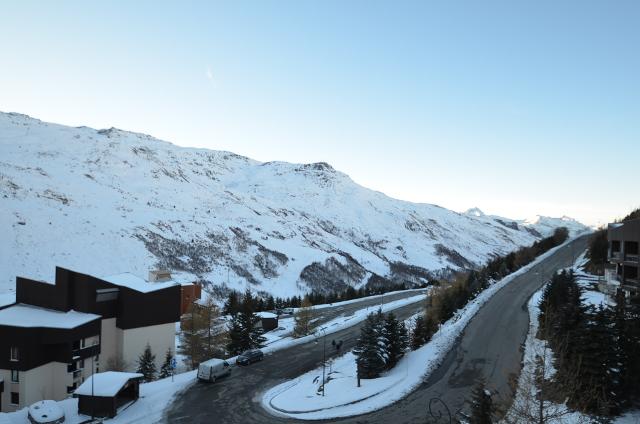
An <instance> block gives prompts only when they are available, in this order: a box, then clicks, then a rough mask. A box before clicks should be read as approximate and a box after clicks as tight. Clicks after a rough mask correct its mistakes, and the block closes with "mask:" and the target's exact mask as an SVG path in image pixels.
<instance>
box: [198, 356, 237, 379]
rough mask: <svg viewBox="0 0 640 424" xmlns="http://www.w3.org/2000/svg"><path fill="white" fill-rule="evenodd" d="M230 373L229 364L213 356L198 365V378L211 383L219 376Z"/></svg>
mask: <svg viewBox="0 0 640 424" xmlns="http://www.w3.org/2000/svg"><path fill="white" fill-rule="evenodd" d="M229 374H231V365H229V363H228V362H227V361H225V360H224V359H218V358H213V359H209V360H208V361H205V362H203V363H201V364H200V366H198V380H200V381H208V382H211V383H213V382H214V381H216V380H217V379H218V378H220V377H224V376H226V375H229Z"/></svg>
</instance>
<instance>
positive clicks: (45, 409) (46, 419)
mask: <svg viewBox="0 0 640 424" xmlns="http://www.w3.org/2000/svg"><path fill="white" fill-rule="evenodd" d="M29 416H30V417H31V418H32V419H33V420H34V421H35V422H37V423H50V422H53V421H56V420H59V419H60V418H62V417H64V411H63V410H62V408H60V406H59V405H58V402H55V401H53V400H41V401H39V402H36V403H34V404H33V405H31V406H30V407H29Z"/></svg>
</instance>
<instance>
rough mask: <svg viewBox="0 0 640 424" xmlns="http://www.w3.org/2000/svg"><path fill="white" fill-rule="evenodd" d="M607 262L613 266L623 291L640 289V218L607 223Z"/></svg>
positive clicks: (637, 290)
mask: <svg viewBox="0 0 640 424" xmlns="http://www.w3.org/2000/svg"><path fill="white" fill-rule="evenodd" d="M607 238H608V240H609V262H610V263H611V264H613V265H614V266H615V269H616V276H617V279H618V281H619V282H620V284H621V285H622V288H623V289H624V290H625V291H633V292H639V291H640V275H639V274H638V271H639V267H640V260H639V259H640V255H639V246H640V219H635V220H632V221H628V222H624V223H617V224H609V228H608V230H607Z"/></svg>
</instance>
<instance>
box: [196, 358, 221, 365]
mask: <svg viewBox="0 0 640 424" xmlns="http://www.w3.org/2000/svg"><path fill="white" fill-rule="evenodd" d="M223 362H224V359H219V358H211V359H209V360H206V361H204V362H201V363H200V365H217V364H222V363H223Z"/></svg>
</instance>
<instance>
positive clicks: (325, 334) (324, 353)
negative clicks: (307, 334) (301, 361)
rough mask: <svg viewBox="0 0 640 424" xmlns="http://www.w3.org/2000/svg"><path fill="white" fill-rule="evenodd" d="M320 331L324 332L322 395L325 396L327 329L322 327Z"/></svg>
mask: <svg viewBox="0 0 640 424" xmlns="http://www.w3.org/2000/svg"><path fill="white" fill-rule="evenodd" d="M320 331H322V333H323V334H324V336H323V337H322V396H323V397H324V379H325V364H326V363H327V361H326V358H327V331H326V330H325V329H324V327H321V328H320Z"/></svg>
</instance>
